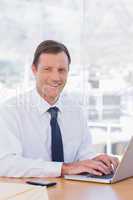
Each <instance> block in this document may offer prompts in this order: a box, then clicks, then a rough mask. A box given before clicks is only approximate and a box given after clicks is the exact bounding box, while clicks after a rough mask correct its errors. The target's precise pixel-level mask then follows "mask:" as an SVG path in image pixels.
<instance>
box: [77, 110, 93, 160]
mask: <svg viewBox="0 0 133 200" xmlns="http://www.w3.org/2000/svg"><path fill="white" fill-rule="evenodd" d="M80 115H81V118H80V123H81V126H82V139H81V143H80V147H79V149H78V153H77V158H76V160H86V159H92V158H93V157H94V156H95V152H94V147H93V144H92V137H91V133H90V131H89V127H88V125H87V113H86V111H85V110H84V109H82V111H81V114H80Z"/></svg>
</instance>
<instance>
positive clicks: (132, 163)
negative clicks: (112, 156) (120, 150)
mask: <svg viewBox="0 0 133 200" xmlns="http://www.w3.org/2000/svg"><path fill="white" fill-rule="evenodd" d="M132 176H133V137H132V138H131V140H130V142H129V144H128V147H127V149H126V151H125V153H124V155H123V158H122V160H121V162H120V164H119V165H118V167H117V169H116V171H115V172H114V173H112V174H109V175H103V176H97V175H93V174H89V173H82V174H78V175H65V176H64V178H65V179H70V180H80V181H88V182H98V183H115V182H118V181H121V180H123V179H126V178H128V177H132Z"/></svg>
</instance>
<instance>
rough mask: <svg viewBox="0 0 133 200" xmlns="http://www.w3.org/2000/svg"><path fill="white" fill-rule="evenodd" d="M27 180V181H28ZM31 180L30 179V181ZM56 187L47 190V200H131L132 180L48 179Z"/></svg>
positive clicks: (18, 180)
mask: <svg viewBox="0 0 133 200" xmlns="http://www.w3.org/2000/svg"><path fill="white" fill-rule="evenodd" d="M25 180H26V179H7V178H0V181H4V182H21V183H22V182H25ZM28 180H29V179H28ZM30 180H31V179H30ZM47 180H51V181H56V182H57V185H56V186H53V187H51V188H48V196H49V200H101V199H102V200H104V199H105V200H132V199H133V178H130V179H127V180H124V181H121V182H119V183H115V184H112V185H108V184H98V183H89V182H81V181H70V180H64V179H61V178H56V179H55V178H49V179H47Z"/></svg>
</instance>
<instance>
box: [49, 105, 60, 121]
mask: <svg viewBox="0 0 133 200" xmlns="http://www.w3.org/2000/svg"><path fill="white" fill-rule="evenodd" d="M58 111H59V108H57V107H56V106H55V107H51V108H49V109H48V112H49V113H50V115H51V119H53V118H55V119H57V114H58Z"/></svg>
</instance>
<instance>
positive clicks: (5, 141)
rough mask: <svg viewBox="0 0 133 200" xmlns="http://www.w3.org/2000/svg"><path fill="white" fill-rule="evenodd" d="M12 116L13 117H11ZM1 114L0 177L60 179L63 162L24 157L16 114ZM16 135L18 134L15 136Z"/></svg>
mask: <svg viewBox="0 0 133 200" xmlns="http://www.w3.org/2000/svg"><path fill="white" fill-rule="evenodd" d="M10 114H11V115H10ZM10 114H9V113H7V112H5V111H4V112H2V110H1V114H0V166H1V167H0V176H5V177H58V176H60V175H61V168H62V163H61V162H52V161H48V162H47V161H44V160H43V159H30V158H24V157H23V149H22V145H21V142H20V140H19V137H18V136H17V133H18V131H19V127H18V126H17V124H16V122H15V115H14V113H10ZM14 133H16V134H14Z"/></svg>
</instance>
